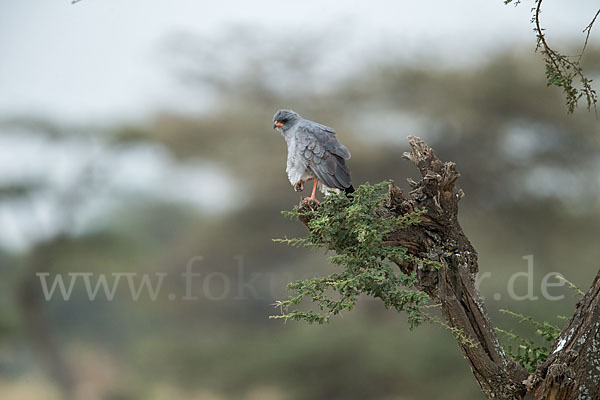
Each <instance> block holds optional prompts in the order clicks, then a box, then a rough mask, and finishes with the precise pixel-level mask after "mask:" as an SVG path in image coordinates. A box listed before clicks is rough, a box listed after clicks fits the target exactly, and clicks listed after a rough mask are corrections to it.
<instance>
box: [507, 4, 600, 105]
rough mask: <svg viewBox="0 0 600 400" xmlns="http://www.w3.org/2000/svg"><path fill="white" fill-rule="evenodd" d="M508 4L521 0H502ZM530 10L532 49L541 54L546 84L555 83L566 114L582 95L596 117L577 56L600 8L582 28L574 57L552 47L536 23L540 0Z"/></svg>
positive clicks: (593, 93)
mask: <svg viewBox="0 0 600 400" xmlns="http://www.w3.org/2000/svg"><path fill="white" fill-rule="evenodd" d="M511 3H512V4H514V5H515V6H517V5H519V4H520V3H521V0H504V4H511ZM531 11H532V13H533V15H532V17H531V23H532V24H533V25H534V28H533V31H534V32H535V34H536V37H537V46H536V51H539V52H540V53H541V54H542V56H543V57H544V62H545V64H546V84H547V86H556V87H558V88H561V89H562V91H563V93H564V95H565V102H566V106H567V112H568V113H569V114H572V113H573V112H574V111H575V109H576V108H577V106H578V105H579V100H581V99H582V98H583V99H584V100H585V103H586V106H587V110H588V111H591V110H592V109H594V111H595V112H596V116H597V109H596V105H597V104H598V94H597V93H596V90H595V89H594V88H593V87H592V80H591V79H589V78H588V77H587V75H586V74H585V73H584V71H583V68H582V66H581V59H582V58H583V54H584V53H585V49H586V47H587V44H588V40H589V38H590V33H591V30H592V27H593V26H594V23H595V22H596V19H597V18H598V16H599V15H600V10H598V11H597V12H596V14H595V16H594V18H593V19H592V21H591V22H590V23H589V24H588V26H587V27H586V28H585V29H584V30H583V32H584V33H586V37H585V42H584V44H583V48H582V49H581V52H580V53H579V54H578V55H575V56H569V55H565V54H562V53H560V52H558V51H556V50H554V49H553V48H552V47H550V45H549V44H548V41H547V40H546V34H545V29H544V28H543V27H542V26H541V22H540V14H541V12H542V0H535V6H534V7H533V8H532V9H531ZM576 81H579V83H578V84H577V83H576ZM577 86H578V87H577Z"/></svg>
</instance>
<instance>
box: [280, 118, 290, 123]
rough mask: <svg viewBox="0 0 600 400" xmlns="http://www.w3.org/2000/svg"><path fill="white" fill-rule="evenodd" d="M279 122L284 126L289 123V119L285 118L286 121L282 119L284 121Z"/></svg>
mask: <svg viewBox="0 0 600 400" xmlns="http://www.w3.org/2000/svg"><path fill="white" fill-rule="evenodd" d="M279 122H281V123H282V124H285V123H286V122H288V119H287V118H284V119H282V120H281V121H279Z"/></svg>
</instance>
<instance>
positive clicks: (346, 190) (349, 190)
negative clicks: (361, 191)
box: [344, 185, 354, 196]
mask: <svg viewBox="0 0 600 400" xmlns="http://www.w3.org/2000/svg"><path fill="white" fill-rule="evenodd" d="M344 193H346V196H348V195H350V194H352V193H354V186H352V185H350V186H348V187H347V188H345V189H344Z"/></svg>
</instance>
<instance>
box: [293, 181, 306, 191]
mask: <svg viewBox="0 0 600 400" xmlns="http://www.w3.org/2000/svg"><path fill="white" fill-rule="evenodd" d="M294 190H295V191H296V192H301V191H303V190H304V182H302V181H300V182H298V183H296V184H295V185H294Z"/></svg>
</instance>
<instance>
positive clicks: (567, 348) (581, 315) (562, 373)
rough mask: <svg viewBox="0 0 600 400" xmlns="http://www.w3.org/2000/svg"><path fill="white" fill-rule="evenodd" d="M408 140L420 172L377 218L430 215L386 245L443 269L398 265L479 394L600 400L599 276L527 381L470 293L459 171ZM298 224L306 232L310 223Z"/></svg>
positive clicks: (472, 274) (474, 266)
mask: <svg viewBox="0 0 600 400" xmlns="http://www.w3.org/2000/svg"><path fill="white" fill-rule="evenodd" d="M408 141H409V144H410V146H411V149H412V150H411V152H409V153H405V154H404V158H406V159H408V160H409V161H410V162H412V163H413V164H414V165H415V166H416V167H417V168H418V169H419V172H420V174H421V180H420V181H418V182H415V181H412V180H409V184H410V185H411V188H412V190H411V191H410V193H408V195H406V196H405V195H404V193H403V192H402V190H401V189H400V188H398V187H397V186H396V185H394V183H393V182H392V184H391V185H390V187H389V195H390V201H389V204H387V205H386V206H385V207H383V208H382V209H380V210H377V214H378V215H379V216H380V217H382V218H385V217H389V216H401V215H404V214H406V213H409V212H411V211H414V210H416V209H423V208H425V209H426V210H427V212H426V214H425V215H423V216H422V219H421V222H420V223H419V224H415V225H411V226H410V227H408V228H404V229H401V230H398V231H396V232H393V233H392V234H390V235H389V237H387V238H386V241H385V243H384V244H385V245H389V246H400V247H405V248H407V249H408V251H409V252H410V253H411V254H414V255H416V256H418V257H421V258H423V257H424V258H428V259H431V260H435V261H438V262H439V263H441V265H442V266H441V268H440V269H439V270H431V269H417V268H416V267H415V266H413V265H406V264H402V265H399V267H400V268H401V269H402V270H403V271H404V272H406V273H409V272H412V271H414V270H416V271H417V276H418V286H419V288H420V289H421V290H423V291H425V292H426V293H427V294H428V295H429V296H430V297H431V298H432V300H433V301H435V302H437V303H439V304H440V306H441V310H442V315H443V317H444V319H445V321H446V323H447V324H448V326H450V327H451V328H452V329H453V331H454V332H460V334H459V335H457V343H458V345H459V347H460V349H461V351H462V353H463V354H464V356H465V358H466V359H467V360H468V362H469V364H470V365H471V370H472V371H473V375H474V376H475V379H476V380H477V382H478V383H479V386H480V387H481V390H482V392H483V393H484V394H485V396H486V397H487V398H489V399H526V398H527V399H535V400H540V399H559V400H563V399H600V388H599V382H600V274H599V277H597V278H596V281H595V282H594V285H592V288H591V289H590V291H589V292H588V293H587V295H586V296H585V298H584V299H583V300H582V301H581V303H580V304H579V306H578V309H577V311H576V313H575V315H574V316H573V318H572V319H571V322H570V323H569V325H568V326H567V327H566V328H565V330H564V331H563V333H562V334H561V336H560V338H559V339H558V340H557V342H556V344H555V345H554V349H558V350H556V351H555V352H554V353H553V354H552V355H551V356H550V358H549V359H548V360H547V362H546V363H544V365H541V366H540V367H539V368H538V371H536V373H535V374H531V375H529V374H528V373H527V371H526V370H525V369H524V368H523V367H522V366H521V365H519V364H518V363H517V362H515V361H514V360H513V359H512V358H511V357H510V356H508V355H507V354H506V353H505V351H504V350H503V348H502V346H501V345H500V341H499V339H498V336H497V334H496V331H495V329H494V327H493V325H492V323H491V321H490V319H489V317H488V314H487V311H486V308H485V304H484V302H483V299H482V298H481V295H480V294H479V292H478V290H477V288H476V287H475V278H476V274H477V271H478V270H479V266H478V261H477V252H476V251H475V249H474V248H473V246H472V245H471V243H470V241H469V240H468V238H467V237H466V235H465V234H464V232H463V230H462V228H461V226H460V223H459V222H458V202H459V201H460V199H461V198H462V197H463V195H464V193H463V192H462V190H457V189H456V188H455V185H454V184H455V182H456V181H457V179H458V178H459V177H460V174H459V173H458V171H457V170H456V165H455V164H454V163H452V162H442V161H440V160H439V159H438V158H437V157H436V156H435V154H434V152H433V150H432V149H431V148H430V147H429V146H428V145H427V144H425V143H424V142H423V141H422V140H421V139H419V138H417V137H413V136H411V137H409V138H408ZM316 207H318V204H316V203H315V202H312V201H303V202H301V204H300V209H301V211H302V210H306V209H309V208H311V209H314V208H316ZM303 218H304V219H302V222H303V223H304V224H305V225H307V226H308V222H309V220H308V218H309V217H306V216H305V217H303ZM465 339H467V340H465ZM583 393H585V395H584V394H583ZM586 396H587V397H586Z"/></svg>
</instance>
